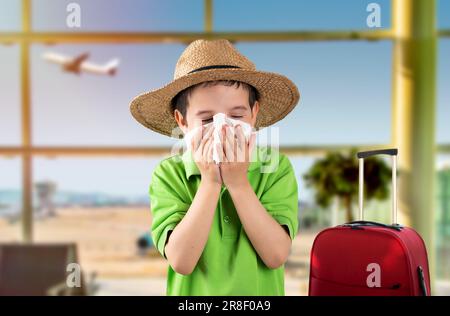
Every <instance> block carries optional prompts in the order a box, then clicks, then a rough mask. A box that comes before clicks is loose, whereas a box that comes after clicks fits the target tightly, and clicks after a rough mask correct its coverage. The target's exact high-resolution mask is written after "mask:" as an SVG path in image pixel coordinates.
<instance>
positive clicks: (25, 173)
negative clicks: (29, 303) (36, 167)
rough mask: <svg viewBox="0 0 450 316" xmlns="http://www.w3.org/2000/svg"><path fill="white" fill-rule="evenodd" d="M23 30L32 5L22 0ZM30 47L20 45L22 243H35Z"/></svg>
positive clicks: (28, 26) (27, 26)
mask: <svg viewBox="0 0 450 316" xmlns="http://www.w3.org/2000/svg"><path fill="white" fill-rule="evenodd" d="M22 29H23V32H24V33H25V34H27V33H29V32H30V30H31V3H30V0H22ZM29 52H30V47H29V43H28V41H27V40H25V39H22V42H21V43H20V67H21V71H20V75H21V89H22V146H23V148H24V149H25V150H24V151H23V153H22V220H21V223H22V241H23V242H26V243H28V242H32V241H33V199H32V197H33V195H32V193H33V172H32V163H33V160H32V156H31V151H30V150H29V149H30V146H31V105H30V103H31V100H30V94H31V91H30V56H29Z"/></svg>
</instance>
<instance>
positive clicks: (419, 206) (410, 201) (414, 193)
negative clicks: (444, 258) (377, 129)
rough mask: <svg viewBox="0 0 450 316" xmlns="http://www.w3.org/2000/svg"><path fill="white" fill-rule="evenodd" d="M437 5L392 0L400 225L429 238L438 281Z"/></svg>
mask: <svg viewBox="0 0 450 316" xmlns="http://www.w3.org/2000/svg"><path fill="white" fill-rule="evenodd" d="M435 15H436V5H435V0H426V1H423V0H393V2H392V21H393V23H392V24H393V25H392V27H393V32H394V51H393V90H392V91H393V121H392V132H393V133H392V135H393V143H394V144H395V145H396V146H397V147H398V148H399V156H398V163H399V169H400V171H399V172H400V173H399V175H400V178H399V211H400V214H399V222H400V223H401V224H404V225H408V226H412V227H413V228H414V229H416V230H417V231H418V232H419V233H420V234H421V236H422V237H423V238H424V240H425V243H426V245H427V249H428V251H429V259H430V270H431V275H432V279H434V271H435V269H434V264H435V263H434V236H433V234H434V204H435V202H434V198H435V196H434V178H435V147H436V145H435V110H436V105H435V104H436V102H435V98H436V97H435V86H436V85H435V84H436V46H437V31H436V21H435Z"/></svg>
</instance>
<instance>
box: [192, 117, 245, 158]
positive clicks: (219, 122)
mask: <svg viewBox="0 0 450 316" xmlns="http://www.w3.org/2000/svg"><path fill="white" fill-rule="evenodd" d="M211 124H212V125H213V126H214V131H213V137H214V139H213V143H214V148H213V160H214V162H215V163H216V164H218V163H220V162H221V160H220V156H219V153H218V152H217V149H216V144H220V146H222V144H221V142H220V131H221V130H222V126H223V125H228V126H231V127H234V126H237V125H240V126H241V128H242V132H243V133H244V136H245V139H246V140H247V141H248V140H249V139H250V136H251V134H252V126H251V125H250V124H248V123H245V122H243V121H240V120H235V119H232V118H230V117H227V116H226V115H225V114H224V113H217V114H216V115H214V116H213V121H212V122H211V123H208V124H205V125H204V126H205V127H207V126H209V125H211ZM198 128H200V127H197V128H195V129H193V130H192V131H189V132H188V133H186V134H185V135H184V140H185V143H186V145H187V147H188V148H190V142H191V138H192V135H193V134H194V132H195V131H196V130H197V129H198Z"/></svg>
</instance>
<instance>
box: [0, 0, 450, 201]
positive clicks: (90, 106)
mask: <svg viewBox="0 0 450 316" xmlns="http://www.w3.org/2000/svg"><path fill="white" fill-rule="evenodd" d="M70 2H77V3H79V4H80V6H81V9H82V17H81V18H82V20H81V21H82V27H81V29H78V30H73V29H68V28H67V27H66V24H65V19H66V15H67V13H66V5H67V4H68V3H70ZM371 2H376V3H378V4H379V5H380V7H381V24H382V28H389V27H390V1H387V0H383V1H381V0H378V1H365V0H351V1H334V0H320V1H306V0H305V1H288V0H282V1H281V0H277V1H274V0H273V1H272V0H270V1H269V0H265V1H256V0H255V1H237V0H226V1H225V0H220V1H219V0H215V1H214V29H215V30H217V31H265V30H267V31H275V30H276V31H283V30H331V29H340V30H345V29H367V25H366V17H367V14H368V12H366V7H367V4H369V3H371ZM32 3H33V14H32V21H33V23H32V26H33V29H34V30H37V31H64V32H66V31H67V32H77V31H183V32H184V31H192V32H200V31H202V28H203V0H191V1H184V0H170V1H144V0H131V1H130V0H129V1H125V0H108V1H106V0H101V1H100V0H89V1H88V0H78V1H73V0H71V1H66V0H61V1H54V0H33V1H32ZM437 18H438V27H439V28H450V1H447V0H440V1H438V14H437ZM19 29H20V1H16V0H0V32H1V31H18V30H19ZM236 47H237V48H238V49H239V50H240V51H241V52H242V53H243V54H244V55H246V56H247V57H249V58H250V59H251V60H252V61H253V62H254V63H255V64H256V67H257V68H258V69H261V70H266V71H273V72H279V73H282V74H284V75H286V76H287V77H289V78H290V79H291V80H293V81H294V82H295V83H296V84H297V86H298V87H299V90H300V93H301V100H300V103H299V105H298V106H297V107H296V108H295V109H294V111H293V112H292V113H291V114H290V115H289V116H287V117H286V119H284V120H282V121H281V122H279V123H278V124H277V127H279V129H280V142H281V144H282V145H312V144H315V145H318V144H383V143H388V142H389V140H390V133H391V130H390V124H391V118H390V114H391V84H392V83H391V54H392V44H391V42H390V41H378V42H366V41H342V42H341V41H339V42H305V43H267V42H264V43H238V44H237V45H236ZM184 48H185V46H184V45H182V44H126V45H115V44H101V45H79V44H76V45H69V44H64V45H52V46H47V45H41V44H34V45H33V46H32V49H31V79H32V80H31V86H32V107H33V109H32V111H33V112H32V113H33V136H34V138H33V143H34V144H35V145H49V146H51V145H65V146H70V145H92V146H95V145H118V146H122V145H123V146H140V145H145V146H160V145H171V144H173V142H174V141H173V140H170V139H168V138H167V137H165V136H161V135H159V134H156V133H154V132H151V131H149V130H147V129H145V128H144V127H143V126H141V125H139V124H138V123H137V122H136V121H134V119H133V118H132V117H131V115H130V113H129V102H130V100H131V99H132V98H133V97H134V96H135V95H137V94H140V93H142V92H145V91H148V90H152V89H156V88H158V87H160V86H162V85H164V84H166V83H167V82H169V81H170V80H171V79H172V77H173V71H174V66H175V63H176V61H177V59H178V57H179V55H180V54H181V53H182V51H183V49H184ZM47 51H53V52H58V53H62V54H67V55H70V56H73V55H76V54H80V53H83V52H90V55H91V60H92V61H93V62H97V63H104V62H107V61H108V60H109V59H110V58H113V57H118V58H120V60H121V65H120V68H119V71H118V73H117V76H115V77H102V76H95V75H89V74H82V75H80V76H76V75H72V74H67V73H63V72H62V71H61V69H60V68H59V67H58V66H56V65H53V64H49V63H47V62H45V61H43V60H42V58H41V55H42V54H43V53H44V52H47ZM19 53H20V52H19V47H18V46H17V45H10V46H0V60H1V64H0V67H1V68H0V69H1V71H0V89H1V90H0V145H17V144H19V142H20V77H19V75H20V73H19V69H20V68H19ZM448 56H450V39H442V40H440V41H439V47H438V86H437V115H436V118H437V124H436V136H437V142H438V143H450V124H448V123H447V122H448V119H449V118H450V89H449V87H450V59H449V58H448ZM160 159H161V157H149V158H126V159H118V158H107V159H105V158H95V159H93V158H56V159H46V158H37V159H35V161H34V172H35V173H34V176H35V180H36V181H38V180H42V179H53V180H56V181H57V182H58V183H60V185H61V189H64V190H75V191H83V192H89V191H101V192H107V193H112V194H127V195H143V194H144V195H145V194H147V191H148V184H149V182H150V175H151V172H152V170H153V168H154V167H155V166H156V164H157V163H158V161H159V160H160ZM439 159H440V160H442V159H444V160H445V159H450V157H444V156H442V157H440V158H439ZM291 161H292V162H293V165H294V168H295V170H296V173H297V175H298V179H299V182H300V187H301V190H304V187H303V183H302V181H301V174H302V173H303V172H304V171H305V170H306V169H307V168H308V167H309V166H310V165H311V163H312V162H313V159H312V158H310V157H301V158H292V159H291ZM19 187H20V160H19V159H17V158H13V159H4V158H0V189H2V188H19ZM300 195H301V194H300Z"/></svg>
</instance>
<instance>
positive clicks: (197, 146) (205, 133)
mask: <svg viewBox="0 0 450 316" xmlns="http://www.w3.org/2000/svg"><path fill="white" fill-rule="evenodd" d="M213 131H214V127H213V125H212V124H211V125H209V126H207V127H206V128H205V126H202V127H201V128H199V129H198V131H197V132H196V133H195V134H194V135H193V137H192V141H191V149H192V153H193V159H194V161H195V162H196V164H197V167H198V169H199V170H200V174H201V177H202V181H207V182H210V183H216V184H219V185H222V178H221V176H220V170H219V166H218V165H217V164H215V163H214V161H213V139H214V138H213Z"/></svg>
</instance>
